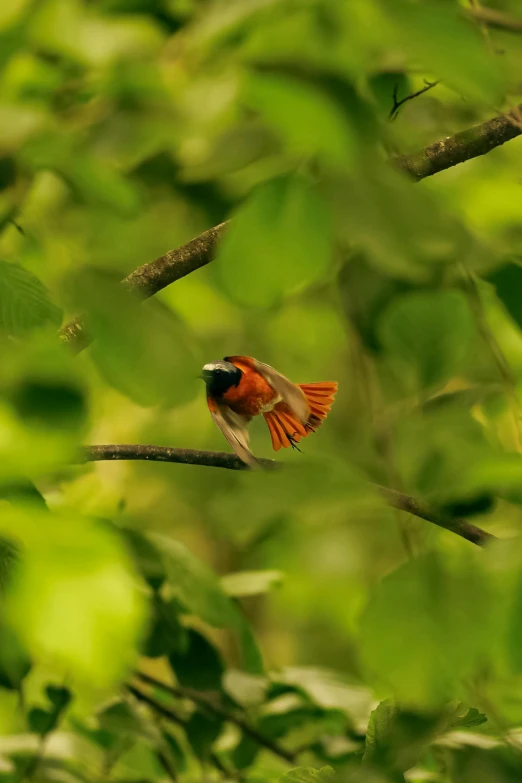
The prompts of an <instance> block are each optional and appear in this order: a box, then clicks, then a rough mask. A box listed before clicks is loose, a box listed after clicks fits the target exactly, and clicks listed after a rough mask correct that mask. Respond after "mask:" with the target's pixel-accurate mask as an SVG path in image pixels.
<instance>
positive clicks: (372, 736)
mask: <svg viewBox="0 0 522 783" xmlns="http://www.w3.org/2000/svg"><path fill="white" fill-rule="evenodd" d="M445 727H446V720H445V716H444V715H440V714H438V713H434V714H431V715H430V714H426V713H424V714H422V713H413V712H408V711H406V710H403V709H401V708H400V707H398V706H397V704H396V703H395V702H394V701H393V700H392V699H386V700H385V701H382V702H381V703H380V704H379V705H378V707H376V709H375V710H373V712H372V714H371V715H370V721H369V723H368V730H367V733H366V743H365V749H364V756H363V759H362V760H363V763H366V764H368V763H370V764H372V765H373V766H377V767H382V768H383V769H385V770H393V771H394V772H405V771H406V770H408V769H411V767H413V766H414V764H416V762H417V760H418V758H419V756H420V755H421V753H422V751H423V750H424V749H425V748H426V746H427V745H428V744H429V743H430V742H431V741H432V740H433V739H434V738H435V737H436V735H437V734H438V732H439V731H440V730H442V729H444V728H445Z"/></svg>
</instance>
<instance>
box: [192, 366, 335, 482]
mask: <svg viewBox="0 0 522 783" xmlns="http://www.w3.org/2000/svg"><path fill="white" fill-rule="evenodd" d="M201 377H202V378H203V380H204V381H205V383H206V386H207V402H208V407H209V410H210V413H211V415H212V418H213V419H214V421H215V423H216V424H217V426H218V427H219V428H220V430H221V431H222V433H223V435H224V436H225V438H226V439H227V441H228V442H229V444H230V445H231V446H232V448H233V449H234V451H235V452H236V454H237V455H238V457H239V458H240V459H241V460H243V462H246V464H247V465H250V467H257V466H258V465H259V463H258V461H257V460H256V458H255V457H254V455H253V454H252V452H251V450H250V446H249V437H248V424H249V423H250V421H251V419H252V418H253V417H254V416H257V415H259V414H263V416H264V418H265V421H266V423H267V424H268V429H269V430H270V435H271V436H272V446H273V447H274V449H275V451H279V449H280V448H288V447H289V446H292V447H293V448H296V444H297V443H299V441H300V440H301V438H306V437H307V436H308V435H309V434H310V433H311V432H315V430H316V429H317V427H318V426H319V425H320V424H321V423H322V422H323V421H324V419H326V417H327V416H328V413H329V411H330V408H331V405H332V403H333V400H334V396H335V393H336V392H337V383H336V382H335V381H326V382H324V383H305V384H295V383H292V381H289V380H288V378H285V376H284V375H281V373H279V372H277V370H274V368H273V367H270V366H269V365H268V364H263V362H259V361H257V359H252V358H251V357H250V356H226V357H225V358H224V359H222V360H220V361H217V362H211V363H210V364H205V366H204V367H203V370H202V373H201Z"/></svg>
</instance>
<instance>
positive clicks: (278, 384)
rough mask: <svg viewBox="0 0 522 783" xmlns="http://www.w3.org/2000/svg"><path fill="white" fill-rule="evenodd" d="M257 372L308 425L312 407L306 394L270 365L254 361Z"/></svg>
mask: <svg viewBox="0 0 522 783" xmlns="http://www.w3.org/2000/svg"><path fill="white" fill-rule="evenodd" d="M253 361H254V366H255V368H256V370H257V371H258V372H259V373H261V375H262V376H263V378H264V379H265V380H266V381H268V383H269V384H270V386H272V388H273V389H274V390H275V391H276V392H277V393H278V394H279V395H280V397H281V398H282V400H283V401H284V402H286V404H287V405H288V406H289V407H290V408H291V409H292V410H293V412H294V413H295V415H296V416H297V418H298V419H299V420H300V421H301V422H302V423H303V424H306V422H307V421H308V419H309V417H310V406H309V405H308V402H307V400H306V396H305V394H304V392H303V391H302V390H301V389H300V388H299V386H297V385H296V384H295V383H292V381H289V380H288V378H285V376H284V375H281V373H280V372H277V370H274V368H273V367H270V365H269V364H264V363H263V362H258V361H257V359H254V360H253Z"/></svg>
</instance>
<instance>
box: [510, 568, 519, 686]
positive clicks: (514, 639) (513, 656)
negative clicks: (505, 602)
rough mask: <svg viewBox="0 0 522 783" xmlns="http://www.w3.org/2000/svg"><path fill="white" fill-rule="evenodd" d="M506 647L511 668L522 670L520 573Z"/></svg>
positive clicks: (515, 589) (516, 584)
mask: <svg viewBox="0 0 522 783" xmlns="http://www.w3.org/2000/svg"><path fill="white" fill-rule="evenodd" d="M507 649H508V655H509V658H510V662H511V666H512V667H513V670H514V671H515V672H518V673H520V672H522V573H521V574H520V575H519V576H518V578H517V580H516V582H515V585H514V590H513V606H512V609H511V616H510V622H509V629H508V638H507Z"/></svg>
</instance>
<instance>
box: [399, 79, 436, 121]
mask: <svg viewBox="0 0 522 783" xmlns="http://www.w3.org/2000/svg"><path fill="white" fill-rule="evenodd" d="M437 84H439V82H438V81H436V82H429V81H428V80H427V79H425V80H424V87H422V88H421V89H420V90H417V92H412V93H410V94H409V95H406V97H405V98H401V100H400V101H399V100H398V99H397V98H398V95H397V94H398V90H399V86H398V84H396V85H395V87H394V88H393V106H392V108H391V111H390V113H389V115H388V119H389V120H394V119H396V117H397V115H398V114H399V109H400V108H401V106H402V105H403V104H404V103H406V101H412V100H413V99H414V98H418V97H419V95H424V93H425V92H428V90H431V89H432V88H433V87H436V86H437Z"/></svg>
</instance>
